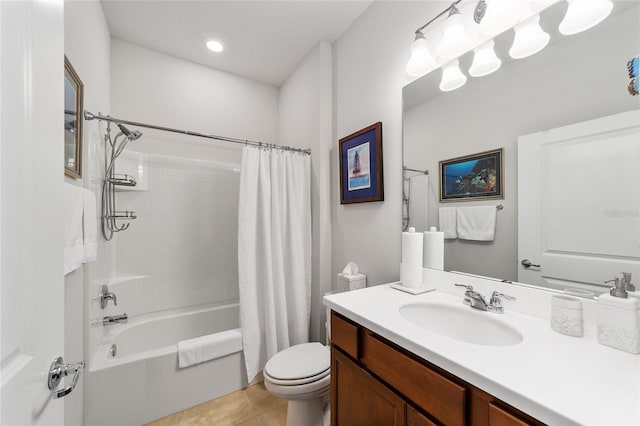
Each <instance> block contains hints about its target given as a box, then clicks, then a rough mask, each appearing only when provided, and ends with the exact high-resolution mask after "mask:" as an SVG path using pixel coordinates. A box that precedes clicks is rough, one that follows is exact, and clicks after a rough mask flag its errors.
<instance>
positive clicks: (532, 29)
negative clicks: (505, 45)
mask: <svg viewBox="0 0 640 426" xmlns="http://www.w3.org/2000/svg"><path fill="white" fill-rule="evenodd" d="M513 31H515V33H516V35H515V38H514V39H513V45H512V46H511V49H509V56H511V57H512V58H513V59H522V58H526V57H527V56H531V55H533V54H536V53H538V52H539V51H541V50H542V49H544V48H545V47H546V46H547V44H549V40H550V39H551V36H549V34H547V33H545V32H544V31H542V28H540V15H535V16H532V17H531V18H529V19H527V20H526V21H524V22H521V23H519V24H517V25H516V26H515V27H513Z"/></svg>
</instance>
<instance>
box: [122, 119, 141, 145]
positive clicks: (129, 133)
mask: <svg viewBox="0 0 640 426" xmlns="http://www.w3.org/2000/svg"><path fill="white" fill-rule="evenodd" d="M118 128H119V129H120V131H121V132H122V134H123V135H125V136H126V137H127V139H129V140H130V141H135V140H136V139H140V136H142V132H140V131H139V130H134V131H133V132H132V131H131V130H129V129H127V128H126V127H124V125H122V124H120V123H118Z"/></svg>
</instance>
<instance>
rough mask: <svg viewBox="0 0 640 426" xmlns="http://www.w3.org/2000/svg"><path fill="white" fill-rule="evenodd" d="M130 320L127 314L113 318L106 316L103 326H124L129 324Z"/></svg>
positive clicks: (103, 319)
mask: <svg viewBox="0 0 640 426" xmlns="http://www.w3.org/2000/svg"><path fill="white" fill-rule="evenodd" d="M128 319H129V318H128V317H127V314H126V313H124V314H122V315H113V316H106V317H104V318H102V325H105V326H106V325H112V324H118V323H121V324H124V323H126V322H127V320H128Z"/></svg>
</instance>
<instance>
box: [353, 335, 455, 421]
mask: <svg viewBox="0 0 640 426" xmlns="http://www.w3.org/2000/svg"><path fill="white" fill-rule="evenodd" d="M360 360H361V362H362V364H363V365H364V366H366V368H367V369H368V370H369V371H371V372H372V373H374V374H376V375H377V376H378V377H380V378H381V379H382V380H384V381H385V382H387V383H388V384H389V385H390V386H392V387H393V388H395V389H396V390H397V391H398V392H400V393H401V394H403V395H404V396H405V397H406V398H407V399H409V400H410V401H412V402H413V403H414V404H415V405H416V406H418V407H422V408H423V409H424V410H425V411H426V412H428V413H429V414H430V415H432V416H433V417H434V418H435V419H437V420H438V421H439V422H442V423H444V424H447V425H463V424H466V409H465V408H466V398H467V390H466V388H465V387H463V386H460V385H458V384H457V383H455V382H453V381H451V380H449V379H447V378H446V377H444V376H442V375H441V374H439V373H437V372H435V371H433V370H432V369H431V368H429V367H427V366H426V365H423V364H421V363H420V362H418V361H416V360H415V359H413V358H411V357H409V356H407V355H405V354H404V353H402V352H400V351H398V350H397V349H395V348H393V347H391V346H389V345H388V344H387V343H385V342H383V341H382V340H380V339H379V338H378V337H376V336H373V335H372V334H370V333H363V336H362V356H361V358H360Z"/></svg>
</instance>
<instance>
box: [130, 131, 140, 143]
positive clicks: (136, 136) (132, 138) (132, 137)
mask: <svg viewBox="0 0 640 426" xmlns="http://www.w3.org/2000/svg"><path fill="white" fill-rule="evenodd" d="M141 136H142V132H141V131H139V130H134V131H133V132H131V133H130V134H129V135H127V137H128V138H129V140H130V141H135V140H137V139H140V137H141Z"/></svg>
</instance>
